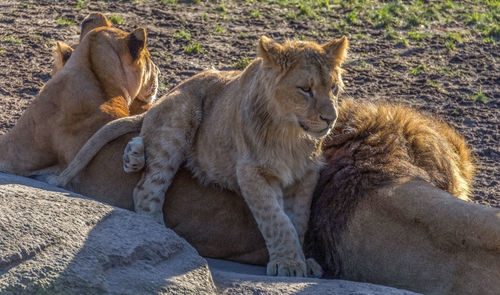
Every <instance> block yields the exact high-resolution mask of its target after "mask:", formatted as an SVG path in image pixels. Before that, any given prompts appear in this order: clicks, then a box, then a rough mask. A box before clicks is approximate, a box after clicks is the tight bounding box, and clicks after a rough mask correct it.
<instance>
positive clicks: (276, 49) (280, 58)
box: [257, 36, 288, 69]
mask: <svg viewBox="0 0 500 295" xmlns="http://www.w3.org/2000/svg"><path fill="white" fill-rule="evenodd" d="M257 52H258V54H259V56H260V57H261V58H262V59H263V60H264V62H265V63H267V64H269V65H271V66H274V67H278V68H280V69H284V68H286V67H287V64H288V63H287V59H286V57H285V55H284V54H283V46H281V45H280V44H278V42H276V41H274V40H273V39H270V38H267V37H266V36H262V37H260V40H259V47H258V48H257Z"/></svg>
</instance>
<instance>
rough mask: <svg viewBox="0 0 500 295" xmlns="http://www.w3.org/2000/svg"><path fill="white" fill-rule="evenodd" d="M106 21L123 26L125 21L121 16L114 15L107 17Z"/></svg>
mask: <svg viewBox="0 0 500 295" xmlns="http://www.w3.org/2000/svg"><path fill="white" fill-rule="evenodd" d="M108 19H109V20H110V21H111V22H112V23H113V24H115V25H123V24H124V23H125V20H123V18H122V17H121V16H119V15H115V14H112V15H110V16H108Z"/></svg>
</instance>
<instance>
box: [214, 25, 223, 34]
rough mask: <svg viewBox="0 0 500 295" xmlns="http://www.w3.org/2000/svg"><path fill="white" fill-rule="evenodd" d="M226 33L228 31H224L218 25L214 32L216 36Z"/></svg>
mask: <svg viewBox="0 0 500 295" xmlns="http://www.w3.org/2000/svg"><path fill="white" fill-rule="evenodd" d="M225 31H226V30H224V29H223V28H222V27H221V26H219V25H216V26H215V28H214V32H215V33H216V34H222V33H224V32H225Z"/></svg>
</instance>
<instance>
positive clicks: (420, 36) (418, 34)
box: [408, 31, 427, 41]
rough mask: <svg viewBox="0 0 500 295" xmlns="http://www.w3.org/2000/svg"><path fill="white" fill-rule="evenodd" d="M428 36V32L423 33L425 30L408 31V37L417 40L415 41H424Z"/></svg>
mask: <svg viewBox="0 0 500 295" xmlns="http://www.w3.org/2000/svg"><path fill="white" fill-rule="evenodd" d="M426 37H427V34H426V33H423V32H415V31H410V32H408V38H410V39H412V40H415V41H422V40H424V39H425V38H426Z"/></svg>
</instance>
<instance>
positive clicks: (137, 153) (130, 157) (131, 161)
mask: <svg viewBox="0 0 500 295" xmlns="http://www.w3.org/2000/svg"><path fill="white" fill-rule="evenodd" d="M145 164H146V158H145V156H144V142H143V141H142V137H140V136H137V137H134V138H132V140H131V141H129V142H128V143H127V146H126V147H125V151H124V152H123V170H124V171H125V172H127V173H132V172H138V171H140V170H141V169H142V168H144V165H145Z"/></svg>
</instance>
